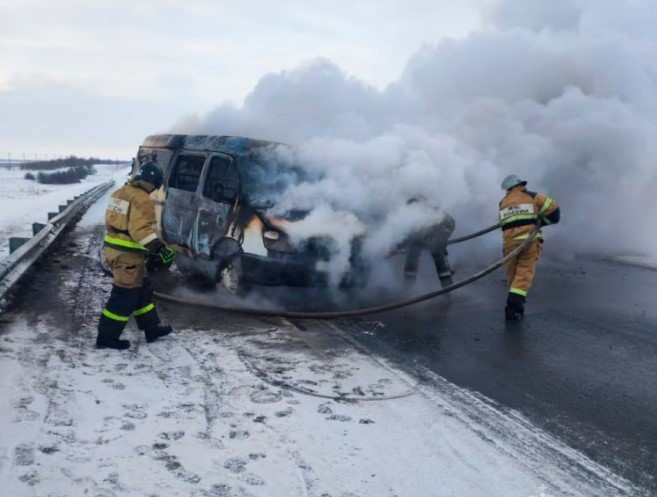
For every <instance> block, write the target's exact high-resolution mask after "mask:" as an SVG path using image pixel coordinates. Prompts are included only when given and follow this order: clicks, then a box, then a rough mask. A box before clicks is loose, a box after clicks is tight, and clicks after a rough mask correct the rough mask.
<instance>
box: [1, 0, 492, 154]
mask: <svg viewBox="0 0 657 497" xmlns="http://www.w3.org/2000/svg"><path fill="white" fill-rule="evenodd" d="M474 3H475V0H467V1H463V2H452V1H448V0H410V1H409V0H406V1H401V0H376V1H361V2H354V1H353V0H332V1H330V2H307V1H303V0H279V1H278V2H266V1H254V0H241V1H239V2H236V1H230V2H228V1H220V0H219V1H218V0H214V1H211V0H130V1H128V0H94V1H93V2H90V1H88V0H58V1H56V2H55V1H52V0H0V156H6V153H7V152H12V153H28V154H34V153H39V154H43V153H53V154H62V153H78V154H92V153H93V154H102V155H110V156H121V157H130V156H131V155H132V154H133V153H134V150H135V148H136V146H137V144H138V143H139V142H140V141H141V140H142V139H143V137H144V136H145V135H146V134H149V133H153V132H158V131H163V130H167V129H169V128H170V127H171V126H172V125H173V124H174V123H175V121H176V120H178V119H179V118H180V117H181V116H183V115H186V114H189V113H201V114H202V113H205V112H208V111H210V110H211V109H212V108H213V107H215V106H217V105H219V104H221V103H222V102H224V101H232V102H234V103H236V104H239V103H240V102H241V101H242V100H243V98H244V97H245V96H246V95H247V94H248V93H249V91H250V90H251V89H252V88H253V87H254V85H255V84H256V83H257V81H258V80H259V79H260V78H261V77H262V76H263V75H264V74H266V73H269V72H278V71H281V70H285V69H292V68H295V67H297V66H298V65H299V64H301V63H304V62H307V61H309V60H312V59H314V58H317V57H326V58H328V59H330V60H332V61H333V62H335V63H336V64H338V65H339V66H340V67H341V68H342V69H343V70H345V71H346V72H347V73H348V74H350V75H353V76H355V77H357V78H359V79H361V80H363V81H365V82H367V83H369V84H371V85H373V86H375V87H379V88H383V87H385V85H386V84H387V83H389V82H391V81H394V80H395V79H396V78H398V77H399V74H400V73H401V71H402V70H403V67H404V65H405V63H406V61H407V60H408V58H409V56H410V55H411V54H413V53H414V52H415V51H417V50H418V49H419V48H420V47H421V46H422V45H423V44H425V43H430V44H431V43H436V42H438V41H440V40H442V39H444V38H446V37H456V38H459V37H463V36H465V35H466V34H467V33H468V32H470V31H472V30H474V29H475V28H476V27H477V26H478V25H479V23H480V18H479V14H478V11H477V10H476V8H475V6H474Z"/></svg>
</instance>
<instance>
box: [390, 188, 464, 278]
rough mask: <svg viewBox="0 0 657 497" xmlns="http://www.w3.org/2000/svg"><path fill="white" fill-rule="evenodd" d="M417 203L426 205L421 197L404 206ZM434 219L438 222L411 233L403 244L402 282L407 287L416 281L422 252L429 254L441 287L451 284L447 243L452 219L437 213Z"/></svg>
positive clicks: (452, 230) (444, 214) (451, 272)
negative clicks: (404, 248)
mask: <svg viewBox="0 0 657 497" xmlns="http://www.w3.org/2000/svg"><path fill="white" fill-rule="evenodd" d="M418 202H423V203H426V200H425V199H424V198H423V197H414V198H412V199H410V200H409V201H408V202H407V203H406V204H407V205H412V204H415V203H418ZM436 218H437V219H440V221H439V222H436V223H435V224H432V225H430V226H427V227H425V228H422V229H418V230H415V231H413V232H412V233H411V234H410V235H409V236H408V238H407V239H406V240H405V241H404V243H403V246H405V247H406V249H407V251H406V260H405V262H404V281H405V283H406V285H407V286H410V285H412V284H413V283H415V280H416V279H417V272H418V266H419V263H420V256H421V255H422V252H423V251H424V250H426V251H428V252H429V253H430V254H431V258H432V259H433V263H434V266H435V267H436V273H437V274H438V279H439V280H440V284H441V286H442V287H443V288H445V287H446V286H449V285H451V284H452V275H453V274H454V271H452V268H451V267H450V265H449V260H448V254H447V241H448V240H449V237H450V236H451V235H452V233H453V232H454V226H455V223H454V218H452V217H451V216H450V215H448V214H446V213H441V212H438V211H437V213H436Z"/></svg>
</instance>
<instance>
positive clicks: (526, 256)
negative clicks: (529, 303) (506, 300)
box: [504, 239, 543, 298]
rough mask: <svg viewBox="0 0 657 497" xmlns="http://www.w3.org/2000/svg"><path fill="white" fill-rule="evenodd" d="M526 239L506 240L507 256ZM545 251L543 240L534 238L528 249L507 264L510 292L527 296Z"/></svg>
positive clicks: (505, 251) (505, 250)
mask: <svg viewBox="0 0 657 497" xmlns="http://www.w3.org/2000/svg"><path fill="white" fill-rule="evenodd" d="M523 242H524V240H508V241H505V242H504V255H505V256H506V255H507V254H509V253H510V252H512V251H513V250H514V249H516V248H517V247H518V246H519V245H521V244H522V243H523ZM542 252H543V240H542V239H537V240H534V241H533V242H532V243H531V244H530V245H529V246H528V247H527V248H526V249H524V250H523V251H522V252H520V253H519V254H518V255H516V256H515V257H513V258H512V259H511V260H510V261H509V262H508V263H507V265H506V276H507V283H508V285H509V293H510V294H514V295H519V296H521V297H523V298H524V297H527V294H528V293H529V289H530V288H531V287H532V284H533V282H534V277H535V275H536V265H537V264H538V261H539V259H540V258H541V253H542Z"/></svg>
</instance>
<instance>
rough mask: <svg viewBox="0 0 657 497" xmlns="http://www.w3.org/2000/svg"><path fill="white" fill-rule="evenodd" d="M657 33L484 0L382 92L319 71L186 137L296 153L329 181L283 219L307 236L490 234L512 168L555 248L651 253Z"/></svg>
mask: <svg viewBox="0 0 657 497" xmlns="http://www.w3.org/2000/svg"><path fill="white" fill-rule="evenodd" d="M656 28H657V19H656V18H655V15H654V9H653V6H652V3H651V2H649V1H648V0H634V1H630V0H625V1H619V0H615V1H611V0H558V1H557V0H555V1H551V2H545V1H543V0H523V1H522V2H518V1H515V0H502V1H488V2H485V4H484V5H483V6H482V27H481V28H480V29H479V30H478V31H476V32H473V33H471V34H470V35H469V36H467V37H466V38H463V39H458V40H453V39H452V40H443V41H439V42H437V43H435V44H433V45H426V46H423V47H421V48H419V50H418V51H417V52H416V53H415V54H414V55H413V56H412V57H411V58H410V59H409V61H408V63H407V65H406V67H405V69H404V71H403V73H402V75H401V76H400V78H399V79H398V80H397V81H395V82H393V83H392V84H390V85H389V86H388V87H387V88H385V89H383V90H377V89H375V88H372V87H370V86H368V85H366V84H365V83H363V82H362V81H359V80H358V79H357V78H355V77H351V76H349V75H346V74H345V73H344V72H343V71H342V70H341V69H340V68H339V67H338V66H336V65H335V64H334V63H332V62H331V61H329V60H325V59H318V60H315V61H312V62H310V63H307V64H305V65H302V66H301V67H298V68H295V69H292V70H287V71H283V72H280V73H277V74H268V75H265V76H264V77H262V79H261V80H260V81H259V82H258V84H257V85H256V86H255V88H253V90H252V92H251V93H250V94H249V96H248V97H247V98H246V100H245V101H244V103H243V105H242V106H240V107H235V106H231V105H228V104H224V105H220V106H219V107H218V108H216V109H215V110H213V111H211V112H209V113H208V114H207V115H203V116H200V117H199V116H196V117H189V118H187V119H184V120H182V121H181V122H179V123H178V124H177V125H176V128H175V129H176V131H177V132H185V133H214V134H234V135H245V136H251V137H257V138H263V139H269V140H275V141H281V142H286V143H290V144H293V145H295V146H296V152H295V154H297V157H295V159H296V160H298V161H299V162H300V163H302V164H304V167H306V168H308V169H309V170H311V171H313V172H314V173H318V174H317V175H316V176H314V177H319V178H320V179H318V180H315V181H312V182H306V183H302V184H298V185H291V186H290V189H289V190H288V192H287V194H286V195H285V196H284V197H283V199H282V201H281V203H280V204H279V205H277V206H275V207H274V209H279V210H285V209H290V208H300V209H309V210H314V214H313V216H312V217H310V218H308V222H307V223H305V224H304V226H303V230H304V233H321V232H327V233H329V234H333V235H335V236H336V237H337V238H338V239H339V240H342V241H343V242H345V238H351V237H353V236H357V235H358V234H360V233H361V232H362V231H363V230H365V231H366V232H367V233H368V239H369V240H371V241H369V242H368V243H369V245H368V250H370V252H371V253H372V254H383V253H385V252H386V251H387V250H389V249H390V248H391V247H394V245H395V244H396V243H398V242H399V241H401V240H402V239H403V238H404V236H406V235H407V234H408V233H409V232H410V230H412V229H414V228H417V227H422V226H426V225H427V224H429V223H431V222H433V221H435V220H436V219H439V218H440V216H441V212H449V213H450V214H451V215H453V216H454V217H455V219H456V222H457V231H459V232H467V231H468V230H471V229H476V228H480V227H483V226H486V225H489V224H492V223H494V222H495V221H496V216H497V203H498V201H499V200H500V198H501V196H502V192H501V190H500V187H499V185H500V182H501V180H502V178H503V177H504V176H505V175H506V174H508V173H511V172H515V173H517V174H520V175H521V176H524V177H525V178H526V179H527V180H528V181H529V187H530V188H531V189H535V190H539V191H544V192H546V193H549V194H550V195H551V196H553V197H554V198H556V200H557V201H558V202H559V203H560V204H561V206H562V210H563V218H562V223H561V224H560V225H559V226H558V227H555V228H548V229H547V230H546V231H548V233H547V238H548V242H549V241H550V239H552V240H554V241H556V242H558V243H555V246H556V247H558V250H559V251H562V252H567V253H573V252H577V251H579V252H581V251H585V252H595V253H600V252H604V253H621V252H644V253H648V254H652V255H654V254H657V236H655V234H654V233H653V229H652V228H653V227H654V226H655V222H654V221H653V220H652V219H653V209H654V199H655V197H656V196H657V167H656V164H657V99H655V95H657V29H656ZM414 197H415V198H417V197H423V198H425V199H427V202H423V203H422V204H421V205H420V206H416V207H413V206H409V205H407V201H408V200H409V198H414ZM413 205H415V204H413ZM311 222H312V223H313V224H312V225H309V223H311ZM345 233H346V234H347V235H348V236H346V237H345ZM347 241H348V240H347ZM495 242H497V240H495ZM555 250H556V249H555ZM342 257H343V258H342V259H341V260H342V262H344V254H342Z"/></svg>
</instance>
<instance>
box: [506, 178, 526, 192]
mask: <svg viewBox="0 0 657 497" xmlns="http://www.w3.org/2000/svg"><path fill="white" fill-rule="evenodd" d="M526 184H527V182H526V181H525V180H522V179H520V176H518V175H517V174H509V175H508V176H507V177H506V178H504V181H502V190H510V189H511V188H515V187H516V186H519V185H522V186H525V185H526Z"/></svg>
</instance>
